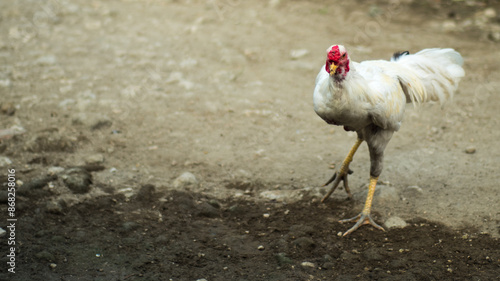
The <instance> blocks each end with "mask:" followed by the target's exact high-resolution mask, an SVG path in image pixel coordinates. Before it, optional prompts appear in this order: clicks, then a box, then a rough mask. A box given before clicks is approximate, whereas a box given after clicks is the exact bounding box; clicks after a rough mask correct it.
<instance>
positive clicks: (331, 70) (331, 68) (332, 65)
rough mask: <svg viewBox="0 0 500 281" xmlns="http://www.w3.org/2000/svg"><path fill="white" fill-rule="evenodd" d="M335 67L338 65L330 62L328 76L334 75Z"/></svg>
mask: <svg viewBox="0 0 500 281" xmlns="http://www.w3.org/2000/svg"><path fill="white" fill-rule="evenodd" d="M337 67H338V66H337V65H335V64H333V63H332V64H330V76H333V75H335V71H336V70H337Z"/></svg>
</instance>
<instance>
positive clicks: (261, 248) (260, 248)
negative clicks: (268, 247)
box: [257, 245, 265, 251]
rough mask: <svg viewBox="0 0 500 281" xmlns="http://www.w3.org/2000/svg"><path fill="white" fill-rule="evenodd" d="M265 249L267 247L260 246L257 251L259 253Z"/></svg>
mask: <svg viewBox="0 0 500 281" xmlns="http://www.w3.org/2000/svg"><path fill="white" fill-rule="evenodd" d="M264 249H265V247H264V246H262V245H259V247H257V250H259V251H264Z"/></svg>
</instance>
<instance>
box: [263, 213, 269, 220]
mask: <svg viewBox="0 0 500 281" xmlns="http://www.w3.org/2000/svg"><path fill="white" fill-rule="evenodd" d="M262 216H263V217H264V218H265V219H267V218H269V216H270V215H269V214H267V213H266V214H263V215H262Z"/></svg>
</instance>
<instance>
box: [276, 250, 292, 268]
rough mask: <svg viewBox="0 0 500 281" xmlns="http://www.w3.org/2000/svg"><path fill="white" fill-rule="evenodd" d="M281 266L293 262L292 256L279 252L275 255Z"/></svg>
mask: <svg viewBox="0 0 500 281" xmlns="http://www.w3.org/2000/svg"><path fill="white" fill-rule="evenodd" d="M274 257H275V258H276V261H277V262H278V265H279V266H284V265H287V264H292V263H293V261H292V259H291V258H289V257H287V256H286V254H285V253H278V254H276V255H275V256H274Z"/></svg>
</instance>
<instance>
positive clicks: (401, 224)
mask: <svg viewBox="0 0 500 281" xmlns="http://www.w3.org/2000/svg"><path fill="white" fill-rule="evenodd" d="M407 225H408V224H407V223H406V221H405V220H403V219H402V218H400V217H390V218H388V219H387V220H386V221H385V223H384V226H385V227H386V228H389V229H391V228H405V227H406V226H407Z"/></svg>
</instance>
